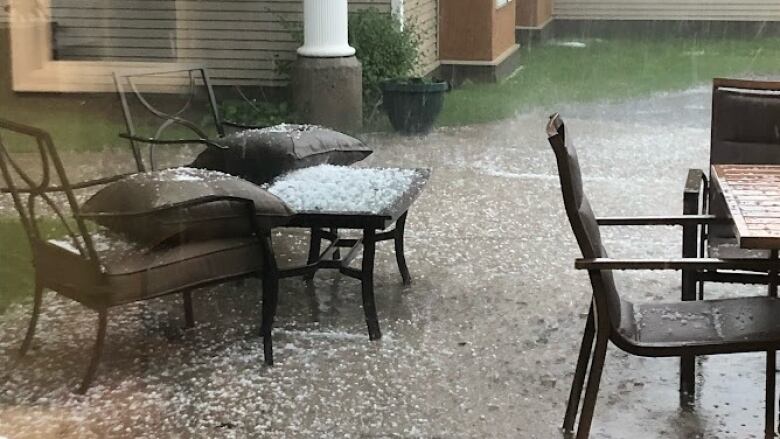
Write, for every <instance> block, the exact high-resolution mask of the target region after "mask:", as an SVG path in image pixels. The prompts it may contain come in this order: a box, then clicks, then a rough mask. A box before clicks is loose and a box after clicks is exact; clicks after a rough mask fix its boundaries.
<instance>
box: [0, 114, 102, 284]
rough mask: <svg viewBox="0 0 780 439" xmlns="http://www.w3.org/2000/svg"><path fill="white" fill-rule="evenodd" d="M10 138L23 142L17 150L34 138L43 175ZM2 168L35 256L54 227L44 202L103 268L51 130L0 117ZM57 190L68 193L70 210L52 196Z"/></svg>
mask: <svg viewBox="0 0 780 439" xmlns="http://www.w3.org/2000/svg"><path fill="white" fill-rule="evenodd" d="M10 138H13V139H14V140H17V141H18V142H19V144H18V145H17V146H16V147H15V148H14V150H19V149H23V148H22V146H21V145H28V144H30V141H32V143H33V144H34V145H35V146H34V148H35V151H36V152H37V156H38V159H39V162H40V165H41V169H40V176H36V177H37V178H36V177H34V176H33V175H32V174H31V172H30V171H31V170H30V169H29V168H30V166H23V165H22V164H21V163H20V162H19V160H17V159H16V158H15V155H16V154H14V153H11V152H10V151H11V150H10V148H9V145H8V144H7V142H8V140H9V139H10ZM25 168H27V169H25ZM0 172H2V177H3V182H4V183H5V185H4V186H5V188H4V189H3V192H7V193H10V195H11V198H12V199H13V202H14V207H15V208H16V210H17V212H18V213H19V217H20V219H21V222H22V226H23V227H24V230H25V232H26V233H27V236H28V238H29V240H30V245H31V248H32V249H33V257H34V258H35V256H36V251H35V250H36V249H38V248H40V246H42V245H47V242H46V241H47V237H46V230H47V229H50V228H51V227H50V226H49V227H44V226H43V224H42V218H41V217H40V210H41V209H40V207H41V206H40V204H41V203H43V204H44V208H45V209H49V210H50V211H51V212H52V213H53V214H54V216H55V217H56V218H57V219H58V220H59V222H60V223H61V225H62V228H63V229H64V230H65V231H66V232H67V234H68V238H69V240H70V242H71V244H72V245H73V247H74V248H75V249H77V250H78V252H79V254H80V255H81V256H82V257H83V258H85V259H87V260H88V261H90V262H92V263H93V266H94V269H95V270H96V271H99V270H100V268H99V267H100V261H99V259H98V255H97V252H96V251H95V246H94V244H93V241H92V238H91V236H90V234H89V230H88V228H87V224H86V222H85V220H84V219H83V218H82V217H81V216H80V214H79V205H78V202H77V201H76V197H75V195H74V192H73V187H72V186H71V184H70V181H69V180H68V176H67V175H66V173H65V169H64V167H63V165H62V161H61V160H60V157H59V155H58V154H57V150H56V149H55V147H54V143H53V142H52V140H51V137H50V136H49V134H48V133H47V132H45V131H42V130H39V129H37V128H33V127H30V126H26V125H22V124H18V123H15V122H11V121H8V120H4V119H0ZM55 193H62V194H64V195H65V198H66V199H67V206H68V208H69V210H70V212H67V213H66V212H63V211H62V209H60V207H59V206H58V205H57V203H56V202H55V200H54V199H53V198H52V195H53V194H55Z"/></svg>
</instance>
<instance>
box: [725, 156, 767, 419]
mask: <svg viewBox="0 0 780 439" xmlns="http://www.w3.org/2000/svg"><path fill="white" fill-rule="evenodd" d="M711 176H712V184H713V186H714V188H715V189H716V190H717V191H719V193H720V194H722V195H723V198H724V201H725V204H726V206H727V207H728V213H729V216H730V217H731V220H732V222H733V226H734V232H735V234H736V237H737V240H738V242H739V246H740V247H741V248H743V249H752V250H769V258H770V259H777V258H778V250H779V249H780V165H730V164H725V165H713V166H712V172H711ZM767 274H768V282H767V283H768V291H767V294H768V295H769V296H771V297H777V286H778V276H777V275H778V273H777V270H770V271H769V272H768V273H767ZM778 318H779V319H780V316H778ZM775 363H776V355H775V351H767V357H766V368H767V376H766V379H767V395H769V392H770V389H774V388H775V370H776V367H775V366H776V364H775ZM767 401H774V398H767ZM774 409H775V407H774V404H771V405H770V404H769V403H767V407H766V415H767V417H769V416H772V417H774ZM767 419H768V418H767ZM767 434H769V431H767Z"/></svg>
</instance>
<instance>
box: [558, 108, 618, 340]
mask: <svg viewBox="0 0 780 439" xmlns="http://www.w3.org/2000/svg"><path fill="white" fill-rule="evenodd" d="M547 136H548V140H549V141H550V145H551V146H552V149H553V151H554V152H555V158H556V161H557V163H558V175H559V177H560V182H561V192H562V193H563V204H564V206H565V208H566V215H567V216H568V217H569V223H570V224H571V228H572V231H573V232H574V236H575V237H576V238H577V244H579V247H580V251H581V252H582V256H583V257H584V258H604V257H607V251H606V250H605V249H604V245H603V244H602V241H601V233H600V232H599V226H598V223H597V222H596V216H595V215H594V214H593V210H592V209H591V207H590V202H589V201H588V198H587V197H586V196H585V193H584V192H583V187H582V174H581V173H580V164H579V160H578V159H577V150H576V149H575V148H574V145H573V144H572V142H571V140H570V139H567V137H566V130H565V127H564V123H563V120H562V119H561V117H560V116H559V115H558V114H557V113H556V114H553V115H552V116H550V122H549V123H548V125H547ZM590 279H591V283H592V284H593V294H594V299H595V300H594V304H595V305H596V315H597V317H598V318H599V320H600V321H603V320H601V319H603V318H605V316H608V317H609V323H610V324H611V325H612V327H618V326H620V312H621V308H622V302H621V299H620V296H619V295H618V292H617V288H616V286H615V280H614V278H613V276H612V271H610V270H599V271H590Z"/></svg>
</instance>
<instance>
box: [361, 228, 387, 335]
mask: <svg viewBox="0 0 780 439" xmlns="http://www.w3.org/2000/svg"><path fill="white" fill-rule="evenodd" d="M375 253H376V231H375V230H374V229H364V230H363V266H362V268H361V270H360V271H361V274H360V282H361V290H362V294H363V313H364V314H365V316H366V324H367V325H368V338H369V340H379V339H380V338H382V332H381V331H380V330H379V318H378V317H377V315H376V303H375V302H374V256H375Z"/></svg>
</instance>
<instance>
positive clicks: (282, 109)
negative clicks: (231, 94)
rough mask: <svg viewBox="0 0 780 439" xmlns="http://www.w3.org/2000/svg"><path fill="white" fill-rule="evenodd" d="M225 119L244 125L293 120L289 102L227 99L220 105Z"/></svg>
mask: <svg viewBox="0 0 780 439" xmlns="http://www.w3.org/2000/svg"><path fill="white" fill-rule="evenodd" d="M219 112H220V115H221V116H222V118H223V119H224V120H227V121H230V122H236V123H240V124H244V125H260V126H265V125H269V126H270V125H277V124H280V123H284V122H291V120H290V116H291V114H290V108H289V106H288V105H287V102H280V103H275V102H268V101H258V100H256V99H250V100H236V101H226V102H222V103H220V105H219Z"/></svg>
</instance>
